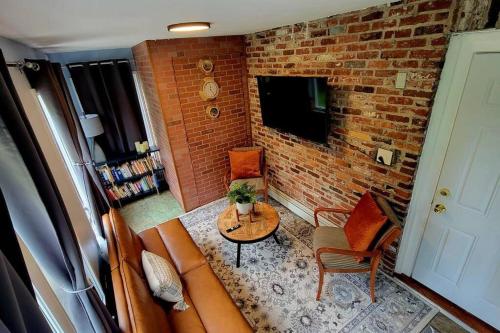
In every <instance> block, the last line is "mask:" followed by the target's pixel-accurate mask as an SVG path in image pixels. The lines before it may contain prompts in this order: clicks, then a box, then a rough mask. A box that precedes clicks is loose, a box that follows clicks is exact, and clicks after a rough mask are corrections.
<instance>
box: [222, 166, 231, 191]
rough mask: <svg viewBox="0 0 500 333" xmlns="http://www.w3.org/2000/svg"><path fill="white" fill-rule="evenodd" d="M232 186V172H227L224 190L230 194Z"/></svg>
mask: <svg viewBox="0 0 500 333" xmlns="http://www.w3.org/2000/svg"><path fill="white" fill-rule="evenodd" d="M230 184H231V170H227V171H226V173H225V174H224V188H225V189H226V192H229V185H230Z"/></svg>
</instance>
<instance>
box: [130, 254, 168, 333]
mask: <svg viewBox="0 0 500 333" xmlns="http://www.w3.org/2000/svg"><path fill="white" fill-rule="evenodd" d="M120 270H121V273H122V278H123V286H124V290H125V295H126V298H127V304H128V314H129V317H130V323H131V327H132V332H140V333H149V332H151V333H152V332H166V333H168V332H171V329H170V326H169V323H168V320H167V315H166V313H165V311H164V309H163V308H162V306H161V305H160V302H161V301H156V300H155V299H154V298H153V296H152V295H151V292H150V290H149V287H148V285H147V282H146V281H145V280H144V279H143V278H142V277H141V275H140V274H139V273H138V272H137V271H136V270H135V269H134V267H133V265H131V264H130V263H129V262H128V261H126V260H122V262H121V265H120Z"/></svg>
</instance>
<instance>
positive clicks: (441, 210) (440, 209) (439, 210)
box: [434, 204, 446, 214]
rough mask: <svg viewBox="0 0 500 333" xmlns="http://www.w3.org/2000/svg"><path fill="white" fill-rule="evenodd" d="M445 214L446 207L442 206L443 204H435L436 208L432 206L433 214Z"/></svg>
mask: <svg viewBox="0 0 500 333" xmlns="http://www.w3.org/2000/svg"><path fill="white" fill-rule="evenodd" d="M444 212H446V206H445V205H443V204H436V206H434V213H436V214H442V213H444Z"/></svg>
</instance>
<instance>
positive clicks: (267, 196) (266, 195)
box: [264, 189, 269, 203]
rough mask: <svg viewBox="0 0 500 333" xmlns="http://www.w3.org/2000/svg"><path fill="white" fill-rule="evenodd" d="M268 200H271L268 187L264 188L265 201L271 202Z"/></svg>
mask: <svg viewBox="0 0 500 333" xmlns="http://www.w3.org/2000/svg"><path fill="white" fill-rule="evenodd" d="M268 200H269V194H267V189H266V190H264V202H265V203H268V202H269V201H268Z"/></svg>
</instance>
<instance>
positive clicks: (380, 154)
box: [377, 148, 394, 165]
mask: <svg viewBox="0 0 500 333" xmlns="http://www.w3.org/2000/svg"><path fill="white" fill-rule="evenodd" d="M393 155H394V152H393V151H391V150H387V149H383V148H379V149H378V150H377V162H379V163H382V164H385V165H391V164H392V156H393Z"/></svg>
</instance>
